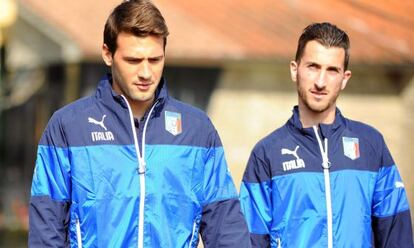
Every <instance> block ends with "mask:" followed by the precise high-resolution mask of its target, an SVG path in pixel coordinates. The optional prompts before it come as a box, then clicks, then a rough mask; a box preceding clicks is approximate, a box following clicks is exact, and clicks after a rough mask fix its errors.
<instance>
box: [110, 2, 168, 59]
mask: <svg viewBox="0 0 414 248" xmlns="http://www.w3.org/2000/svg"><path fill="white" fill-rule="evenodd" d="M121 32H126V33H132V34H133V35H136V36H138V37H146V36H149V35H156V36H160V37H163V38H164V49H165V46H166V45H167V36H168V34H169V33H168V27H167V24H166V23H165V20H164V17H163V16H162V14H161V12H160V11H159V9H158V8H157V7H156V6H155V5H154V4H153V3H152V2H151V1H150V0H129V1H124V2H123V3H121V4H120V5H118V6H117V7H116V8H115V9H114V10H113V11H112V13H111V14H110V15H109V17H108V20H106V23H105V29H104V33H103V36H104V37H103V39H104V43H105V44H106V45H107V46H108V48H109V51H110V52H111V53H112V55H113V54H114V53H115V51H116V48H117V44H116V41H117V38H118V34H119V33H121Z"/></svg>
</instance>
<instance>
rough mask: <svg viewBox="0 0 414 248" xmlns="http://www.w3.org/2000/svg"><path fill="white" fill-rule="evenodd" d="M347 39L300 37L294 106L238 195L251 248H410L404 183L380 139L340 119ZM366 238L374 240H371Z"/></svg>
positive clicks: (329, 33)
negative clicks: (295, 101) (340, 97)
mask: <svg viewBox="0 0 414 248" xmlns="http://www.w3.org/2000/svg"><path fill="white" fill-rule="evenodd" d="M348 50H349V38H348V36H347V34H346V33H345V32H344V31H342V30H340V29H339V28H337V27H336V26H334V25H332V24H329V23H316V24H312V25H310V26H308V27H307V28H306V29H305V30H304V32H303V33H302V35H301V37H300V39H299V44H298V48H297V53H296V59H295V61H292V62H291V63H290V71H291V77H292V80H293V81H294V82H295V83H296V86H297V91H298V106H295V107H294V109H293V116H292V117H291V118H290V119H289V120H288V121H287V123H286V124H285V125H284V126H283V127H281V128H279V129H277V130H276V131H274V132H273V133H271V134H270V135H268V136H267V137H265V138H264V139H262V140H261V141H260V142H259V143H258V144H257V145H256V146H255V147H254V149H253V151H252V154H251V156H250V158H249V161H248V164H247V167H246V171H245V173H244V177H243V181H242V185H241V188H240V199H241V205H242V210H243V212H244V214H245V217H246V219H247V224H248V227H249V230H250V233H251V241H252V246H253V247H328V248H332V247H372V246H375V247H407V248H408V247H410V248H412V247H413V239H412V238H413V237H412V226H411V217H410V208H409V205H408V201H407V196H406V191H405V189H404V184H403V182H402V180H401V177H400V175H399V173H398V170H397V167H396V165H395V163H394V161H393V159H392V157H391V154H390V152H389V150H388V148H387V146H386V145H385V142H384V139H383V137H382V135H381V134H380V133H379V132H378V131H377V130H375V129H374V128H372V127H370V126H368V125H366V124H363V123H360V122H356V121H352V120H349V119H347V118H345V117H344V116H342V114H341V112H340V111H339V109H338V108H337V107H336V99H337V97H338V96H339V93H340V92H341V91H342V90H343V89H344V88H345V86H346V84H347V82H348V80H349V78H350V77H351V71H349V70H348V69H347V66H348V60H349V51H348ZM372 234H373V237H372Z"/></svg>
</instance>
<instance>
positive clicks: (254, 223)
mask: <svg viewBox="0 0 414 248" xmlns="http://www.w3.org/2000/svg"><path fill="white" fill-rule="evenodd" d="M270 178H271V176H270V169H269V166H268V163H266V159H265V157H264V149H261V148H260V146H256V147H255V149H253V152H252V153H251V155H250V158H249V161H248V163H247V167H246V170H245V172H244V176H243V180H242V183H241V186H240V203H241V208H242V212H243V214H244V216H245V217H246V220H247V226H248V228H249V231H250V239H251V244H252V247H270V245H271V242H273V241H272V239H271V230H272V209H273V208H272V200H271V199H272V196H271V180H270ZM273 243H274V242H273ZM275 247H276V246H275Z"/></svg>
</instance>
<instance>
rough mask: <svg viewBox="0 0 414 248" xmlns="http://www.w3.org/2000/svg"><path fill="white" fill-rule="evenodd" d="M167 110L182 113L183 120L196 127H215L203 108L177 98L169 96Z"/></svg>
mask: <svg viewBox="0 0 414 248" xmlns="http://www.w3.org/2000/svg"><path fill="white" fill-rule="evenodd" d="M165 111H166V112H167V113H168V112H175V113H178V114H180V115H181V118H182V119H183V121H186V122H191V123H192V126H193V127H194V128H199V127H206V126H209V127H213V124H212V123H211V120H210V118H209V117H208V116H207V114H206V113H205V112H204V111H203V110H201V109H199V108H197V107H194V106H192V105H190V104H188V103H184V102H182V101H179V100H177V99H175V98H169V101H168V104H167V106H166V107H165ZM167 113H166V114H167Z"/></svg>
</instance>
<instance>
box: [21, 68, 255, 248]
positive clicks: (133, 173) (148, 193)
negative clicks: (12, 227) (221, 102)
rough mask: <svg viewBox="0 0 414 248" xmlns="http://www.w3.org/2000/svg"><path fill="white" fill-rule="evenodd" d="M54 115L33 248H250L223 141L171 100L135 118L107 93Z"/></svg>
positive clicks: (33, 211) (40, 167)
mask: <svg viewBox="0 0 414 248" xmlns="http://www.w3.org/2000/svg"><path fill="white" fill-rule="evenodd" d="M110 82H112V79H111V77H110V75H108V77H107V78H105V79H104V80H102V81H101V82H100V84H99V86H98V89H97V91H96V94H95V95H94V96H91V97H87V98H83V99H80V100H78V101H76V102H74V103H72V104H70V105H68V106H66V107H64V108H62V109H60V110H58V111H57V112H56V113H55V114H54V115H53V116H52V118H51V120H50V121H49V123H48V125H47V127H46V130H45V131H44V134H43V136H42V138H41V140H40V142H39V146H38V152H37V160H36V166H35V172H34V175H33V182H32V190H31V199H30V207H29V209H30V227H29V228H30V229H29V247H66V246H70V247H99V248H101V247H163V248H164V247H196V246H197V243H198V234H199V233H201V236H202V238H203V241H204V245H205V247H248V246H250V244H249V239H248V229H247V226H246V223H245V220H244V218H243V215H242V214H241V211H240V205H239V200H238V196H237V192H236V189H235V187H234V184H233V181H232V178H231V176H230V174H229V171H228V169H227V165H226V161H225V157H224V151H223V147H222V145H221V142H220V139H219V136H218V134H217V132H216V130H215V128H214V127H213V125H212V123H211V122H210V120H209V119H208V117H207V116H206V115H205V114H204V113H203V112H202V111H200V110H198V109H195V108H193V107H190V106H189V105H186V104H184V103H182V102H179V101H177V100H175V99H173V98H170V97H169V96H168V95H167V90H166V85H165V83H164V80H162V81H161V82H160V86H159V88H158V90H157V92H156V103H155V104H154V106H153V107H152V108H151V110H150V111H148V113H147V114H146V115H145V116H144V118H143V119H142V120H139V121H138V120H135V119H134V118H133V117H132V112H131V110H130V108H129V105H128V102H127V101H126V100H125V98H124V97H123V96H120V95H117V94H116V93H115V92H113V90H112V88H111V83H110Z"/></svg>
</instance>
